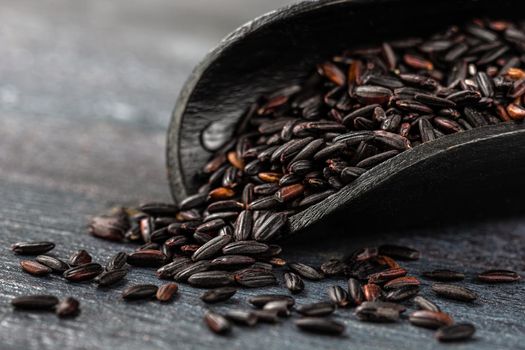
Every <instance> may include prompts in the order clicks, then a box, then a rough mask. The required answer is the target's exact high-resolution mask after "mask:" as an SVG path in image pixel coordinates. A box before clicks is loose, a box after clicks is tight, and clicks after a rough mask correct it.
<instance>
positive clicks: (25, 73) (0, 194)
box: [0, 0, 525, 350]
mask: <svg viewBox="0 0 525 350" xmlns="http://www.w3.org/2000/svg"><path fill="white" fill-rule="evenodd" d="M287 2H288V1H285V0H271V1H270V0H265V1H255V0H251V1H245V0H220V1H216V0H191V1H190V0H184V1H182V0H177V1H170V0H148V1H139V0H117V1H111V2H110V1H106V0H90V1H68V0H46V1H37V0H33V1H30V0H1V1H0V7H1V10H0V266H1V270H2V271H3V272H1V273H0V349H2V350H8V349H60V348H63V349H100V348H112V349H126V350H131V349H173V348H177V349H185V348H188V349H192V348H193V349H195V348H213V347H223V348H226V347H227V348H231V349H260V348H266V349H272V348H285V347H286V348H290V349H305V348H312V349H317V348H322V349H328V348H330V349H331V348H340V349H348V348H359V349H381V348H395V349H407V348H417V349H433V348H445V347H446V346H444V345H439V344H437V343H436V342H435V341H433V340H432V339H431V336H432V333H431V332H429V331H427V330H424V329H419V328H414V327H411V326H410V325H408V324H406V323H403V324H397V325H370V324H364V323H360V322H357V321H356V320H355V317H354V316H353V315H352V313H351V312H350V311H347V310H343V311H339V312H338V313H337V318H338V319H340V320H342V321H343V322H344V323H345V324H346V325H347V331H346V336H345V337H343V338H327V337H320V336H307V335H304V334H303V333H300V332H298V331H297V330H296V329H295V328H294V326H293V324H292V323H291V322H284V324H283V326H271V325H262V326H260V327H257V328H256V329H248V330H242V329H240V328H236V329H235V330H234V332H233V334H232V335H231V336H230V337H228V338H219V337H216V336H214V335H212V334H210V333H209V332H208V331H207V330H206V329H205V326H204V325H203V324H202V322H201V318H202V314H203V312H204V310H205V305H203V304H202V302H200V300H199V299H198V296H199V295H200V291H198V290H195V289H191V288H187V287H186V286H181V292H180V296H179V298H178V299H177V300H176V301H175V302H173V303H171V304H168V305H160V304H158V303H155V302H144V303H124V302H123V301H121V300H120V298H119V296H120V291H121V290H122V289H123V285H119V286H117V287H116V288H115V289H113V290H109V291H101V290H98V289H97V288H96V287H95V286H94V285H92V284H91V283H86V284H71V283H66V282H64V280H63V279H61V278H59V277H57V276H50V277H45V278H35V277H32V276H29V275H27V274H25V273H23V272H22V271H21V270H20V267H19V265H18V262H19V260H20V257H17V256H14V255H13V254H12V253H11V252H10V250H9V245H10V244H11V243H13V242H16V241H19V240H43V239H46V240H52V241H55V242H56V243H57V248H56V249H55V252H56V253H58V254H60V255H61V256H67V255H68V254H69V253H71V251H72V250H73V249H80V248H84V249H87V250H88V251H89V252H91V253H92V254H93V255H94V257H95V259H96V260H98V261H105V260H106V259H107V258H108V257H109V256H110V255H111V254H112V253H113V252H115V251H117V250H119V249H132V248H131V247H126V246H124V247H123V246H121V245H119V244H113V243H107V242H104V241H100V240H96V239H94V238H92V237H90V236H88V235H87V234H86V230H85V225H86V222H87V221H88V219H89V217H90V216H91V215H94V214H96V213H99V212H101V211H104V210H105V209H107V208H109V207H111V206H112V205H115V204H134V203H137V202H139V201H146V200H170V196H169V190H168V187H167V181H166V178H165V169H164V152H165V149H164V145H165V134H166V128H167V125H168V121H169V115H170V111H171V109H172V107H173V106H172V105H173V101H174V100H175V97H176V95H177V93H178V91H179V89H180V87H181V85H182V83H183V81H184V79H185V77H186V76H187V75H188V74H189V72H190V71H191V68H192V67H193V66H194V65H195V64H196V63H197V61H198V60H199V59H200V58H202V57H203V55H204V54H205V53H206V52H207V51H208V50H209V49H210V48H211V47H213V46H214V45H215V44H216V42H217V41H218V40H219V39H220V38H221V37H222V36H224V35H225V34H227V33H228V32H229V31H231V30H233V29H234V28H235V27H237V26H238V25H240V24H242V23H243V22H245V21H247V20H249V19H250V18H252V17H254V16H256V15H258V14H262V13H263V12H265V11H268V10H270V9H272V8H274V7H277V6H281V5H283V4H285V3H287ZM329 234H330V232H318V233H317V234H316V235H315V236H314V237H313V238H312V239H313V242H310V243H306V242H304V240H301V238H300V237H298V238H296V239H294V240H291V241H289V242H287V243H286V244H287V247H286V252H287V254H286V257H287V258H289V259H294V258H297V257H298V256H306V258H305V259H303V260H305V261H307V262H308V261H310V262H312V263H318V262H319V261H320V260H321V259H324V258H327V257H330V256H333V255H335V256H339V255H341V254H343V253H345V252H348V251H350V250H351V249H352V248H354V247H358V246H361V245H371V244H376V243H380V242H385V241H388V242H390V243H403V244H410V245H412V246H414V247H416V248H418V249H421V250H422V251H423V258H422V259H421V260H420V261H418V262H414V263H409V264H407V265H408V266H409V267H410V268H411V269H413V270H414V271H422V270H424V269H430V268H443V267H445V268H446V267H450V268H458V269H460V270H463V271H465V272H466V273H467V276H468V278H467V282H466V283H467V284H468V285H469V286H470V287H471V288H472V289H474V290H476V291H477V292H478V293H479V294H480V295H481V298H480V300H479V301H476V302H475V303H473V304H472V305H466V304H462V303H456V302H448V301H441V300H439V305H440V306H441V307H442V308H443V309H445V310H447V311H450V312H451V313H453V315H454V316H455V317H456V319H457V320H461V321H470V322H474V323H475V324H476V325H477V327H478V332H477V334H476V337H475V340H473V341H471V342H468V343H465V344H462V345H460V346H458V348H461V349H481V348H483V349H509V348H513V349H516V348H525V341H524V338H525V335H524V334H525V325H524V321H525V318H524V313H525V303H524V302H523V297H524V296H525V287H524V284H523V283H519V284H514V285H503V286H486V285H480V284H478V283H477V282H476V281H475V280H473V276H474V274H475V273H476V272H479V271H481V270H482V269H484V268H485V267H494V268H513V269H516V270H518V271H520V272H521V273H522V274H523V273H524V271H525V261H524V253H525V218H520V217H517V218H516V217H515V218H505V219H503V218H501V219H499V220H496V221H494V220H491V221H488V222H478V223H475V224H474V223H463V224H456V225H453V226H449V227H440V228H421V229H418V230H415V229H412V230H408V231H402V232H401V231H399V232H393V233H392V232H391V233H388V232H382V233H376V234H364V233H362V232H353V231H351V230H348V234H347V235H345V236H344V237H333V236H330V235H329ZM326 237H329V238H330V239H327V238H326ZM458 261H459V262H460V263H459V266H458ZM138 282H151V283H159V281H158V280H157V279H156V278H155V277H154V276H153V272H152V271H150V270H146V269H143V270H133V271H132V273H131V274H130V276H129V277H128V283H138ZM332 283H340V284H341V285H343V282H342V281H330V280H329V281H326V282H323V283H315V284H312V283H307V290H306V292H305V293H304V294H303V295H301V296H300V297H299V298H298V302H304V301H306V300H323V299H324V298H325V290H326V287H327V286H328V285H330V284H332ZM428 284H429V281H425V280H424V285H425V287H424V290H423V294H424V295H431V294H432V293H431V292H429V290H428V289H429V288H428V287H427V286H428ZM268 290H271V291H279V292H283V290H282V288H269V289H268ZM29 293H52V294H56V295H57V296H67V295H72V296H75V297H77V298H78V299H80V300H81V303H82V313H81V315H80V316H79V317H78V318H76V319H74V320H60V319H57V318H56V317H55V316H54V315H53V314H46V313H25V312H14V311H13V310H12V308H11V306H10V305H9V301H10V300H11V299H12V298H13V297H15V296H17V295H21V294H29ZM250 293H252V292H250V291H242V292H240V293H238V295H237V296H236V297H234V298H233V299H232V300H231V301H230V302H228V303H227V305H228V306H229V307H231V306H232V305H240V306H246V302H245V301H244V299H245V296H246V295H248V294H250ZM218 309H219V310H220V309H221V307H218Z"/></svg>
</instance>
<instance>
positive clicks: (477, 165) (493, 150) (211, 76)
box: [167, 0, 525, 232]
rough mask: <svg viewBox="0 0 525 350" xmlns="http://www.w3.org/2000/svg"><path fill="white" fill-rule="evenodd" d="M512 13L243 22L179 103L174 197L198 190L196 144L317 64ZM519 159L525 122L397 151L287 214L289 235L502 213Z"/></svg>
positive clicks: (385, 12)
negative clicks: (485, 207) (355, 224)
mask: <svg viewBox="0 0 525 350" xmlns="http://www.w3.org/2000/svg"><path fill="white" fill-rule="evenodd" d="M520 8H521V4H520V1H519V0H500V1H497V2H494V1H491V0H441V1H434V2H427V1H421V0H368V1H364V0H362V1H360V0H346V1H345V0H333V1H305V2H301V3H298V4H295V5H291V6H288V7H285V8H282V9H280V10H277V11H273V12H271V13H268V14H266V15H264V16H261V17H259V18H257V19H255V20H253V21H252V22H249V23H247V24H246V25H244V26H242V27H240V28H239V29H237V30H236V31H235V32H233V33H232V34H230V35H229V36H228V37H226V38H225V39H224V40H223V41H222V42H221V43H220V44H219V45H218V46H217V47H216V48H215V49H214V50H213V51H211V52H210V53H209V54H208V55H207V56H206V57H205V58H204V60H203V61H202V62H201V63H200V64H199V65H198V66H197V67H196V68H195V70H194V71H193V73H192V75H191V76H190V78H189V79H188V81H187V82H186V84H185V86H184V88H183V90H182V92H181V94H180V96H179V98H178V100H177V103H176V106H175V109H174V111H173V116H172V121H171V125H170V128H169V133H168V146H167V167H168V176H169V181H170V186H171V191H172V195H173V197H174V199H175V200H176V201H180V200H181V199H183V198H184V197H185V196H186V195H187V194H191V193H193V192H194V191H195V190H196V187H197V183H196V182H195V181H194V179H195V175H196V174H197V173H198V171H199V170H200V169H201V168H202V166H203V165H204V164H205V162H206V161H207V160H208V159H209V157H210V155H211V153H210V152H209V151H207V150H206V148H205V147H204V146H203V144H202V138H203V137H205V138H206V139H207V140H210V139H211V140H212V141H214V142H215V143H216V144H221V143H222V142H224V141H226V140H228V139H229V138H230V136H231V134H232V132H233V129H234V126H235V125H236V123H237V122H238V121H239V119H240V118H242V116H243V114H244V112H245V111H246V109H247V108H248V106H250V105H251V104H252V103H253V102H254V101H255V100H256V99H257V98H258V96H260V95H262V94H265V93H270V92H272V91H275V90H277V89H279V88H282V87H284V86H288V85H290V84H292V83H294V82H300V81H301V80H303V79H304V78H305V77H306V76H307V75H308V74H309V73H311V71H312V67H315V64H316V63H318V62H319V61H322V60H323V59H324V58H326V57H330V56H331V55H333V54H335V53H338V52H340V51H341V50H343V49H345V48H348V47H351V46H356V45H360V44H370V43H378V42H381V41H385V40H390V39H395V38H399V37H407V36H422V35H425V34H426V33H431V32H433V31H435V30H438V29H440V28H443V27H444V26H446V25H447V24H452V23H461V22H462V21H465V20H466V19H469V18H472V17H476V16H481V17H483V16H490V17H493V18H499V17H501V18H512V17H515V16H520V11H517V9H520ZM208 147H210V144H208ZM524 161H525V128H524V127H523V124H518V123H503V124H499V125H494V126H487V127H482V128H478V129H474V130H470V131H466V132H462V133H457V134H453V135H448V136H445V137H442V138H439V139H437V140H435V141H432V142H429V143H427V144H423V145H421V146H418V147H416V148H414V149H412V150H409V151H406V152H403V153H401V154H400V155H398V156H396V157H394V158H392V159H390V160H388V161H387V162H384V163H382V164H380V165H378V166H376V167H375V168H373V169H371V170H370V171H368V172H367V173H365V174H363V175H362V176H361V177H360V178H359V179H358V180H357V181H355V182H353V183H352V184H350V185H349V186H347V187H345V188H344V189H342V190H341V191H339V192H338V193H337V194H335V195H333V196H331V197H330V198H328V199H326V200H324V201H322V202H321V203H318V204H316V205H314V206H312V207H310V208H308V209H306V210H305V211H303V212H301V213H299V214H296V215H294V216H292V217H291V218H290V226H291V231H292V232H297V231H300V230H304V229H305V228H307V227H311V226H312V225H313V224H316V225H315V226H318V225H322V224H323V223H324V222H326V221H327V220H330V221H331V225H330V226H331V227H333V226H334V225H333V224H332V223H335V222H338V221H341V222H343V223H345V222H348V220H352V221H361V222H362V223H364V224H370V223H374V224H393V223H394V221H400V220H401V221H402V220H406V221H414V220H415V221H419V219H424V220H425V219H427V218H428V219H430V218H434V219H435V218H438V219H443V220H444V219H447V218H448V217H450V216H453V214H457V213H459V212H461V213H463V212H466V211H468V209H469V208H472V211H473V212H477V211H479V210H478V209H477V208H479V204H482V203H485V202H487V203H488V201H497V202H496V203H490V205H492V206H497V207H498V208H500V207H501V201H500V199H501V198H503V197H505V196H508V197H509V198H510V197H515V198H522V197H521V196H522V195H523V193H522V192H525V191H523V190H521V187H523V186H520V185H519V182H521V179H522V178H523V177H522V175H524V174H525V162H524ZM502 194H504V195H503V197H502ZM511 195H512V196H511ZM498 201H499V202H498ZM489 209H490V206H489ZM458 210H459V212H458ZM461 215H465V214H461ZM416 218H417V219H418V220H416Z"/></svg>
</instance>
